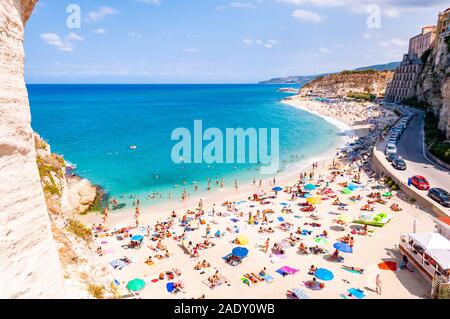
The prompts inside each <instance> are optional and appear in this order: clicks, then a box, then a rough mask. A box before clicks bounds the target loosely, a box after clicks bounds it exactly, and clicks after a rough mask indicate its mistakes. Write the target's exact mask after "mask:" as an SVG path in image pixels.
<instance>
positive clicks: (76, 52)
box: [25, 0, 448, 83]
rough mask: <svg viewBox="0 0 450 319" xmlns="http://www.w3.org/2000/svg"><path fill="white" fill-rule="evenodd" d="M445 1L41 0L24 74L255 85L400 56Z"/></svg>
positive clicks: (30, 78) (48, 79)
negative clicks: (372, 15)
mask: <svg viewBox="0 0 450 319" xmlns="http://www.w3.org/2000/svg"><path fill="white" fill-rule="evenodd" d="M70 4H76V5H78V6H79V8H80V9H81V11H80V13H81V15H80V17H81V20H80V28H69V27H68V26H67V18H68V17H69V15H70V13H67V12H66V10H67V7H68V6H69V5H70ZM372 4H376V5H378V7H375V8H374V7H370V5H372ZM446 5H447V6H448V0H445V1H442V0H242V1H225V0H69V1H66V0H58V1H56V0H40V2H39V3H38V5H37V7H36V9H35V12H34V13H33V15H32V17H31V18H30V21H29V22H28V24H27V27H26V41H25V50H26V72H25V73H26V81H27V83H254V82H257V81H260V80H265V79H268V78H272V77H278V76H288V75H310V74H318V73H323V72H332V71H338V70H343V69H351V68H356V67H360V66H366V65H371V64H379V63H386V62H392V61H400V60H401V58H402V55H403V53H405V52H406V51H407V43H408V39H409V38H410V37H412V36H413V35H415V34H417V33H419V31H420V27H421V26H423V25H430V24H435V23H436V20H437V14H438V12H439V11H441V10H443V9H445V8H446ZM378 8H379V9H380V10H381V11H380V12H381V16H380V20H379V22H380V28H370V27H368V24H367V20H368V18H369V13H368V12H367V10H369V11H370V10H377V9H378ZM371 12H374V11H371ZM370 21H374V20H370ZM375 21H378V20H375Z"/></svg>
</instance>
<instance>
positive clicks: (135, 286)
mask: <svg viewBox="0 0 450 319" xmlns="http://www.w3.org/2000/svg"><path fill="white" fill-rule="evenodd" d="M144 287H145V281H144V280H142V279H139V278H135V279H133V280H130V281H129V282H128V283H127V288H128V289H129V290H131V291H139V290H142V289H143V288H144Z"/></svg>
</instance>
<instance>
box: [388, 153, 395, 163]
mask: <svg viewBox="0 0 450 319" xmlns="http://www.w3.org/2000/svg"><path fill="white" fill-rule="evenodd" d="M396 158H397V154H395V153H389V154H388V155H387V156H386V159H387V160H388V162H392V161H394V160H395V159H396Z"/></svg>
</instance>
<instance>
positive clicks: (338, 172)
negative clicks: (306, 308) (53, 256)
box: [81, 97, 433, 299]
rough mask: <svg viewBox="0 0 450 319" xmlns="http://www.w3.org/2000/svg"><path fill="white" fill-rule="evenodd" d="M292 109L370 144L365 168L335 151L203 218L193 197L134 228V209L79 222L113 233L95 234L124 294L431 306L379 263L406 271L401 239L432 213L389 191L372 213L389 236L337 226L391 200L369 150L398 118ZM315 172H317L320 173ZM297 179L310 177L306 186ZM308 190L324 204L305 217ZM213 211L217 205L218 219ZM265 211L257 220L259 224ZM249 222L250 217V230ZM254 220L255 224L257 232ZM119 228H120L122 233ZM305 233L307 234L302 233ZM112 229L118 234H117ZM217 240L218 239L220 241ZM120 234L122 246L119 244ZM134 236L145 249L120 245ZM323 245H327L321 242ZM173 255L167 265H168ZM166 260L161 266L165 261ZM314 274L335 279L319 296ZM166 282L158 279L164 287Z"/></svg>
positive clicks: (403, 275) (145, 214)
mask: <svg viewBox="0 0 450 319" xmlns="http://www.w3.org/2000/svg"><path fill="white" fill-rule="evenodd" d="M285 103H287V104H289V105H290V106H292V107H298V108H301V109H303V110H305V111H308V112H311V113H314V114H317V115H319V116H322V117H323V118H325V119H326V120H328V121H330V122H331V123H333V124H334V125H335V126H337V127H338V128H339V129H341V131H342V132H343V135H347V138H345V139H344V138H343V139H342V142H353V141H356V140H357V139H358V138H360V139H361V138H362V139H364V141H365V143H366V144H364V145H363V147H362V148H361V149H360V150H359V151H358V152H359V154H360V156H359V157H358V159H356V160H349V157H348V156H349V155H348V154H349V153H343V152H341V153H339V156H337V157H336V149H332V150H330V152H329V153H328V154H322V155H321V157H320V158H315V159H311V160H309V161H308V162H303V163H300V164H298V165H292V166H290V167H289V169H287V170H286V171H284V172H282V173H280V174H279V175H278V176H276V177H275V178H276V181H275V184H274V183H273V181H272V180H273V177H270V178H267V179H265V180H263V183H262V187H261V188H260V187H258V182H257V183H256V187H254V186H253V185H252V184H250V185H240V186H239V189H238V190H235V189H234V188H233V189H231V188H224V189H223V190H217V191H211V192H210V193H208V194H206V195H205V196H203V195H202V201H203V209H202V210H199V209H198V206H199V205H198V202H199V197H198V196H192V197H191V198H189V199H188V200H186V201H184V202H180V201H171V202H165V203H162V204H158V205H155V206H149V207H145V208H143V209H142V211H141V212H140V216H139V227H137V228H136V227H135V218H134V217H135V212H134V208H132V209H126V210H121V211H120V213H111V212H110V214H109V217H108V220H107V221H106V223H105V222H104V221H103V216H102V215H100V214H88V215H86V216H82V217H81V220H82V221H83V222H84V223H85V224H87V225H89V226H91V225H93V224H95V225H98V224H102V225H103V226H106V229H96V232H95V236H96V238H95V245H96V246H97V247H101V250H99V253H100V252H101V253H100V254H99V257H98V258H99V259H100V262H101V263H103V264H104V265H105V266H106V267H108V268H109V269H110V270H111V273H112V275H113V277H114V278H115V279H116V280H117V283H118V286H117V287H118V289H119V291H120V292H121V294H122V295H126V294H128V293H129V291H128V290H127V288H126V283H127V282H128V281H130V280H132V279H134V278H140V279H143V280H144V281H145V282H146V286H145V288H144V289H142V290H140V291H139V292H138V293H136V294H135V298H199V297H200V296H203V295H204V296H205V297H206V298H238V297H239V298H286V293H287V292H288V290H291V291H292V289H294V288H299V289H301V290H302V291H303V292H304V294H305V295H307V296H309V297H310V298H345V299H351V298H355V296H353V295H349V292H348V290H349V289H352V288H355V289H360V290H361V292H362V293H363V295H364V298H423V297H426V295H427V294H428V293H429V291H428V290H429V288H428V285H427V284H426V283H425V281H423V279H422V278H421V277H420V276H419V274H418V273H416V272H409V271H406V270H397V271H391V270H382V269H380V267H378V264H380V263H382V262H385V261H393V262H396V263H399V262H400V258H399V257H400V255H399V253H398V250H397V249H396V245H397V243H398V241H399V236H400V234H401V233H402V232H408V231H411V230H412V227H413V221H414V219H416V224H417V225H418V231H432V230H433V222H432V220H431V218H430V217H429V216H430V215H429V214H428V213H426V212H424V211H423V210H422V209H421V208H420V207H416V206H415V205H414V204H412V203H410V202H408V201H407V200H405V198H404V196H403V195H402V194H401V193H399V192H392V197H391V198H383V199H382V200H381V201H380V202H377V203H372V204H370V206H371V208H373V210H374V212H375V213H385V214H388V215H389V216H391V217H392V219H391V220H390V221H389V222H388V223H387V224H386V225H385V226H384V227H382V228H380V227H372V226H369V228H368V230H367V232H363V231H362V225H356V224H353V223H351V222H347V223H345V224H344V225H342V223H341V222H339V223H338V222H337V221H336V220H338V221H339V216H340V215H341V214H344V215H348V216H350V218H351V219H352V220H353V219H359V216H360V215H361V214H362V213H363V212H362V211H361V207H362V206H364V205H365V204H366V203H367V201H368V200H371V197H370V196H371V194H373V193H375V192H380V193H384V192H386V190H385V189H382V183H381V182H380V181H379V180H377V179H375V178H374V177H373V176H372V172H371V170H370V168H369V165H368V160H369V159H370V158H369V156H368V154H369V153H370V145H371V143H372V142H373V143H374V141H375V140H376V138H377V136H378V135H379V134H381V131H382V130H383V129H384V127H385V126H386V125H387V124H389V123H393V122H394V121H395V119H396V116H395V115H394V114H393V113H391V111H387V110H385V109H383V108H381V107H380V106H373V105H372V104H371V106H369V105H361V104H357V103H340V104H333V105H331V104H327V103H322V102H317V101H312V100H303V99H300V98H298V97H294V98H290V99H288V100H286V101H285ZM377 134H378V135H377ZM348 135H350V136H348ZM340 146H341V147H342V145H340ZM365 151H367V152H365ZM366 153H367V154H366ZM333 161H334V163H335V166H334V167H333V164H332V163H333ZM313 163H317V166H315V167H314V169H313V167H312V164H313ZM300 173H304V174H305V176H306V177H305V178H303V179H302V180H301V181H300V178H299V177H300ZM310 174H311V175H310ZM356 175H359V183H357V185H358V187H357V188H355V189H354V190H353V191H352V192H351V193H348V194H344V193H342V190H343V189H344V188H346V186H347V185H348V184H349V183H351V182H352V180H354V179H355V177H356ZM308 184H311V185H314V186H315V187H317V188H316V189H315V190H311V191H309V193H310V195H309V196H312V197H314V198H319V199H320V200H319V201H320V203H317V204H312V205H310V206H312V207H313V208H314V211H313V212H306V211H302V208H305V207H306V206H302V205H306V203H307V198H304V197H303V196H297V194H294V195H293V191H294V192H295V191H296V190H297V189H298V190H299V191H300V193H304V192H305V191H306V189H305V188H304V187H305V186H306V185H308ZM274 186H280V187H281V188H282V189H283V191H280V192H278V193H277V194H276V195H275V192H274V191H272V188H273V187H274ZM297 186H298V187H297ZM373 187H375V188H373ZM255 193H256V194H258V193H261V194H262V193H265V194H266V195H265V196H264V197H265V200H264V201H252V200H249V198H252V197H253V194H255ZM336 198H339V200H340V202H341V205H334V204H335V201H336ZM225 201H229V202H232V203H234V204H231V205H228V206H226V205H225V206H224V205H222V204H223V203H224V202H225ZM381 202H383V203H381ZM213 204H215V207H214V213H213V212H212V207H213ZM392 204H397V205H398V207H399V208H400V209H401V211H399V212H394V211H392V210H391V209H390V207H391V205H392ZM258 210H259V212H260V214H259V219H258V218H256V217H255V215H256V214H257V211H258ZM264 210H271V211H273V213H270V214H267V215H266V218H267V219H266V221H264V220H263V217H262V216H263V214H262V212H263V211H264ZM172 211H175V214H176V217H171V212H172ZM249 213H251V214H252V217H253V218H252V219H250V221H249ZM183 218H187V219H189V220H190V221H189V223H188V225H189V227H190V228H192V229H190V230H189V231H186V225H182V223H181V220H182V219H183ZM255 218H256V219H255ZM256 220H257V221H256ZM255 221H256V222H257V224H255V223H252V222H255ZM118 224H121V225H120V226H119V227H117V226H118ZM156 224H158V225H156ZM208 225H209V226H208ZM260 227H263V228H264V229H268V228H271V229H273V230H274V231H273V232H272V233H267V232H262V233H261V232H259V230H260ZM286 227H287V228H288V229H286ZM299 227H300V229H301V230H302V231H303V232H299V233H297V231H298V230H299ZM165 228H167V229H165ZM207 228H210V234H211V237H209V236H208V238H207ZM114 230H115V231H116V232H114V233H113V231H114ZM218 231H219V232H220V237H218V238H213V237H214V235H215V234H216V232H218ZM324 231H325V232H324ZM119 233H120V234H119ZM362 233H364V235H363V234H362ZM148 234H150V237H148ZM118 235H119V236H120V237H122V238H123V239H122V240H118V239H117V236H118ZM135 235H142V236H143V237H144V239H143V242H142V245H141V247H140V248H139V249H132V248H124V247H123V246H126V245H127V244H128V243H129V242H130V239H129V237H125V236H135ZM239 235H244V236H245V238H246V239H247V240H248V243H246V244H245V245H238V244H237V243H236V241H235V240H236V238H237V237H238V236H239ZM347 235H349V237H353V241H354V245H353V253H343V252H340V253H339V256H341V257H343V258H344V261H343V262H336V261H329V260H327V258H328V257H329V256H330V255H332V253H333V252H334V248H333V244H334V243H336V242H338V241H339V239H342V237H345V236H347ZM158 236H160V239H161V240H160V241H159V240H152V237H155V238H153V239H157V238H156V237H158ZM178 237H183V239H181V238H180V239H178ZM297 237H298V239H297ZM175 238H176V239H177V240H176V239H175ZM316 238H317V240H318V241H320V242H321V243H320V244H317V243H316ZM320 238H323V239H322V240H320ZM267 239H269V251H268V252H267V253H266V252H265V251H264V245H265V242H266V240H267ZM205 240H208V241H209V242H210V243H213V245H214V246H213V247H210V248H206V249H201V248H200V247H199V249H198V251H197V253H198V255H197V254H195V252H194V249H193V247H187V246H188V243H189V242H192V246H195V245H196V244H197V243H204V241H205ZM275 243H279V244H280V246H281V247H282V248H281V249H282V250H283V253H282V254H279V252H276V251H275V250H273V251H272V248H273V245H274V244H275ZM291 243H292V244H293V245H291ZM301 243H303V244H304V245H306V246H307V247H314V246H316V245H318V246H319V247H320V248H322V249H324V250H326V251H327V252H325V253H323V254H320V253H319V254H313V253H311V254H307V255H306V254H303V253H302V252H301V251H300V250H299V248H298V247H299V245H300V244H301ZM157 244H158V245H160V247H161V246H164V248H165V249H157V248H156V246H157ZM238 246H243V247H245V248H247V249H248V256H247V257H246V258H244V259H243V260H242V263H240V264H239V265H237V266H231V265H230V264H228V263H226V262H225V260H224V258H223V257H224V256H227V255H229V254H230V253H231V251H232V249H233V248H235V247H238ZM166 249H167V252H166ZM166 254H167V255H169V257H165V255H166ZM159 255H161V256H162V257H163V258H162V259H159V258H158V257H159ZM192 255H195V256H192ZM125 256H126V257H127V263H128V262H130V263H129V264H127V265H126V266H124V267H123V269H121V270H119V269H113V267H112V266H111V265H110V262H111V261H113V260H117V259H120V258H123V257H125ZM149 256H150V257H152V263H151V265H148V264H147V263H146V260H147V258H148V257H149ZM203 260H206V261H207V263H209V264H210V266H209V267H207V268H202V269H201V270H195V269H194V267H195V266H196V265H197V264H198V262H202V261H203ZM312 265H314V266H315V267H317V268H325V269H327V270H329V271H331V272H332V273H333V275H334V278H333V279H332V280H329V281H322V280H320V279H317V280H318V281H319V282H322V283H323V284H324V288H323V289H321V290H313V289H310V288H308V287H306V286H305V282H310V281H311V280H312V279H313V277H314V276H313V275H310V274H308V272H309V269H310V267H311V266H312ZM283 266H288V267H290V268H289V269H291V268H292V269H295V270H298V271H297V272H295V274H289V275H287V276H282V275H280V274H279V273H278V272H276V270H278V269H280V268H282V267H283ZM343 266H349V267H355V268H357V269H364V271H363V273H362V274H361V273H358V272H356V271H349V269H343ZM264 267H265V268H266V270H265V273H266V274H267V275H269V276H270V277H272V278H273V280H271V282H266V281H265V280H262V281H259V280H257V279H255V278H256V277H261V276H260V271H261V270H263V268H264ZM217 270H218V271H219V274H220V276H221V277H222V279H225V280H223V283H222V284H221V285H218V286H216V287H214V288H213V289H211V288H210V287H209V282H208V278H210V277H211V276H212V275H214V273H215V272H216V271H217ZM178 272H180V273H181V275H179V276H178V275H177V274H176V273H178ZM378 273H379V274H380V276H381V280H382V284H381V286H382V293H381V295H379V294H377V293H376V292H375V277H376V275H377V274H378ZM246 274H253V275H256V276H252V275H250V276H247V278H246V277H245V276H244V275H246ZM172 275H173V277H172ZM159 277H161V279H158V278H159ZM248 277H249V278H248ZM246 279H247V280H246ZM225 281H226V282H225ZM252 281H255V282H254V283H253V282H252ZM167 283H177V284H179V286H180V288H179V290H180V291H179V292H178V293H176V292H175V293H169V292H168V291H167V289H166V285H167Z"/></svg>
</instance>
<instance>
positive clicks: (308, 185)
mask: <svg viewBox="0 0 450 319" xmlns="http://www.w3.org/2000/svg"><path fill="white" fill-rule="evenodd" d="M305 189H306V190H308V191H313V190H316V189H317V186H316V185H313V184H306V185H305Z"/></svg>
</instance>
